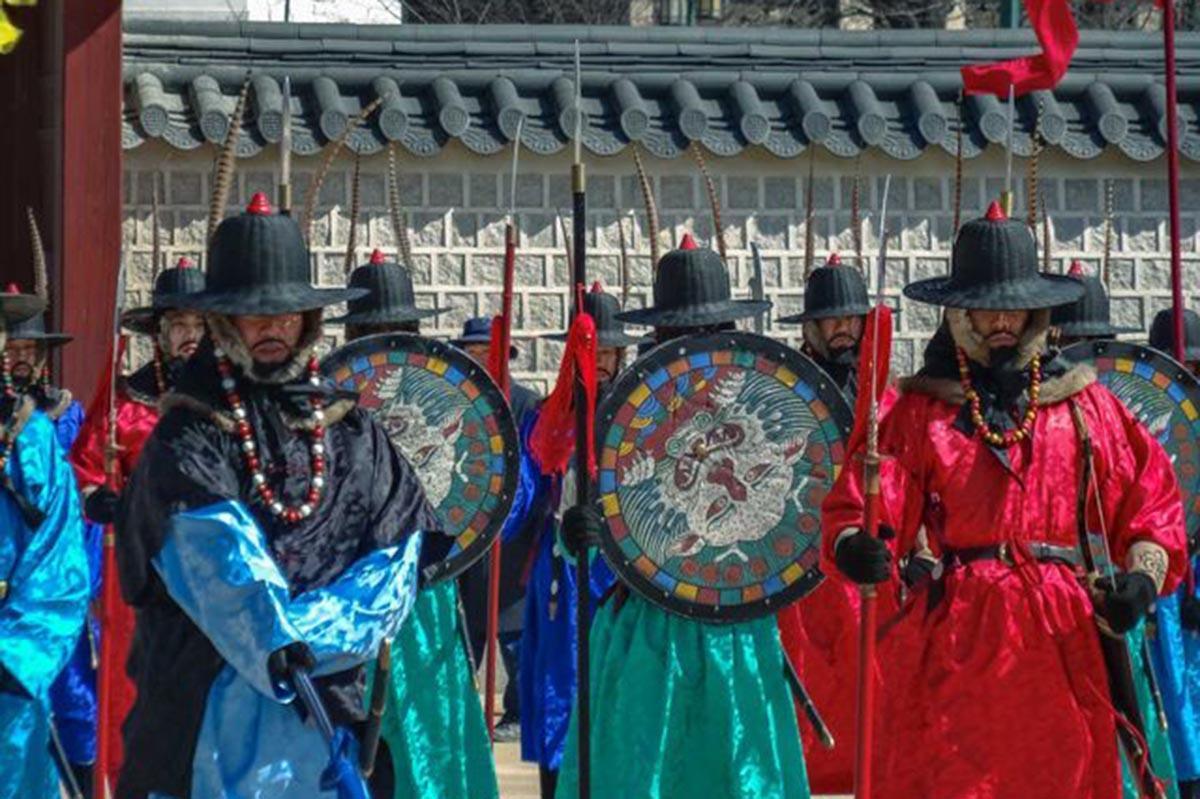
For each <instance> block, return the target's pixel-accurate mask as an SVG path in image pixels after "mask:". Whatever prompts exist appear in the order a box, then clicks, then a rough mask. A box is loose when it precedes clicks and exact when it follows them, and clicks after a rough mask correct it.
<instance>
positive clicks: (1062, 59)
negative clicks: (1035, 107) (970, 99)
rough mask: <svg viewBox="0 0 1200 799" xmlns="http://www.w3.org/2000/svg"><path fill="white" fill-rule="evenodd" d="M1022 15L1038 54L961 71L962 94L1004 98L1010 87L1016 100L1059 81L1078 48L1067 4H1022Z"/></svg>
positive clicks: (1054, 0) (1051, 0) (1030, 0)
mask: <svg viewBox="0 0 1200 799" xmlns="http://www.w3.org/2000/svg"><path fill="white" fill-rule="evenodd" d="M1025 13H1026V15H1028V17H1029V24H1030V26H1031V27H1032V28H1033V32H1034V34H1036V35H1037V39H1038V43H1039V44H1041V46H1042V52H1041V53H1039V54H1038V55H1033V56H1023V57H1021V58H1014V59H1012V60H1010V61H996V62H994V63H991V64H973V65H971V66H966V67H963V68H962V79H963V91H965V92H966V93H967V94H994V95H996V96H997V97H1001V98H1007V97H1008V90H1009V87H1010V86H1011V87H1012V89H1013V93H1014V94H1015V95H1016V96H1018V97H1020V96H1021V95H1022V94H1028V93H1029V92H1034V91H1038V90H1040V89H1053V88H1054V87H1055V86H1056V85H1058V82H1059V81H1060V80H1062V76H1063V75H1065V74H1066V72H1067V67H1069V66H1070V65H1071V58H1072V57H1073V56H1074V55H1075V48H1076V47H1077V46H1078V45H1079V30H1078V29H1077V28H1076V27H1075V17H1074V16H1073V15H1072V14H1071V5H1070V2H1069V0H1025Z"/></svg>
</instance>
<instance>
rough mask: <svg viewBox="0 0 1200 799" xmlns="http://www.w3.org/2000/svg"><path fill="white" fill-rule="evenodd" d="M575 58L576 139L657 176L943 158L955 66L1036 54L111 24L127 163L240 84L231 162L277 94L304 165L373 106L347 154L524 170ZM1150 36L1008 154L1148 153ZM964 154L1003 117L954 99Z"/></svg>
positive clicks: (1186, 55) (1091, 52)
mask: <svg viewBox="0 0 1200 799" xmlns="http://www.w3.org/2000/svg"><path fill="white" fill-rule="evenodd" d="M576 39H578V40H579V41H580V47H581V50H582V60H583V103H582V108H583V113H584V115H585V116H584V119H585V124H584V126H583V139H584V145H585V147H586V148H587V149H588V150H590V151H591V152H593V153H596V154H598V155H611V154H614V153H617V152H619V151H620V150H621V149H622V148H624V147H625V146H626V145H627V144H628V143H629V142H630V141H638V142H639V143H640V144H641V145H642V146H643V147H645V148H646V149H647V150H649V151H650V152H651V153H653V154H655V155H657V156H659V157H663V158H674V157H677V156H678V155H680V154H681V153H682V152H683V151H684V150H685V149H686V147H687V146H688V144H689V143H690V142H691V141H694V140H699V141H700V142H701V143H702V144H703V145H704V146H705V147H706V148H707V149H708V150H709V151H710V152H712V153H714V154H716V155H724V156H731V155H736V154H738V153H740V152H741V151H742V150H743V149H746V148H748V147H761V148H763V149H765V150H766V151H768V152H770V153H773V154H775V155H777V156H780V157H784V158H790V157H796V156H798V155H800V154H801V153H803V152H804V151H805V150H806V149H807V148H808V147H809V146H810V145H811V144H814V143H815V144H818V145H820V146H821V147H824V148H826V149H828V150H829V151H831V152H833V153H835V154H837V155H840V156H845V157H850V156H854V155H856V154H858V153H859V152H861V151H863V150H865V149H868V148H875V149H878V150H881V151H883V152H884V153H886V154H887V155H890V156H891V157H893V158H899V159H910V158H915V157H917V156H919V155H920V154H921V153H922V151H923V150H925V149H926V148H927V147H936V148H941V149H943V150H945V151H946V152H947V153H950V154H953V153H954V152H955V149H956V140H957V129H958V108H957V106H958V102H957V98H958V94H959V88H960V85H961V84H960V79H959V73H958V68H959V67H960V66H961V65H963V64H966V63H973V62H982V61H991V60H997V59H1001V58H1008V57H1012V56H1014V55H1021V54H1028V53H1030V52H1034V51H1036V48H1037V44H1036V42H1035V41H1034V39H1033V37H1032V35H1031V34H1029V32H1027V31H992V30H982V31H941V30H937V31H933V30H923V31H887V32H849V31H833V30H774V29H747V28H633V27H630V28H618V27H611V28H610V27H603V28H602V27H593V28H587V27H520V26H512V27H510V26H494V25H493V26H420V25H406V26H371V27H359V26H353V25H295V24H277V23H191V24H189V23H179V22H174V21H172V22H166V21H155V20H141V21H132V22H127V24H126V30H125V67H124V80H125V122H124V144H125V147H126V148H127V149H128V148H135V147H137V146H139V145H141V144H142V143H144V142H146V141H147V140H150V139H161V140H163V141H164V142H166V143H168V144H169V145H171V146H172V147H175V148H178V149H183V150H186V149H192V148H195V147H199V146H201V145H203V144H205V143H219V142H220V141H222V140H223V138H224V136H225V131H226V129H227V126H228V124H229V116H230V114H231V113H232V111H233V107H234V103H235V100H236V96H237V94H238V91H239V89H240V87H241V84H242V81H243V80H244V79H245V77H246V75H247V74H248V73H249V74H250V75H251V81H252V90H251V92H250V102H249V105H248V108H247V124H246V126H245V129H244V133H243V136H242V140H241V141H240V142H239V154H241V155H243V156H246V155H253V154H254V153H257V152H258V151H259V150H261V149H262V148H263V147H264V146H267V145H269V144H272V143H275V142H277V141H278V140H279V136H280V126H281V119H282V113H281V111H282V93H281V81H282V78H283V76H284V75H290V76H291V79H292V112H293V123H294V124H293V148H294V150H295V151H296V152H297V153H300V154H305V153H313V152H316V151H318V150H319V149H320V148H321V147H323V146H324V145H325V144H326V143H327V142H329V141H330V140H331V139H333V138H336V137H337V136H338V134H339V133H340V132H341V131H342V130H344V128H345V126H346V124H347V122H348V120H349V119H350V118H352V117H353V116H354V115H355V114H356V113H357V112H358V111H359V110H360V109H361V108H362V107H364V106H365V105H366V104H368V103H370V102H371V101H372V100H374V99H375V98H376V97H378V96H382V97H384V98H385V99H384V101H383V104H382V106H381V108H380V110H379V112H378V113H377V114H375V115H374V116H373V118H372V119H371V121H370V123H369V124H368V125H366V126H364V127H363V128H361V129H360V130H358V131H356V132H355V134H354V135H353V136H352V138H351V141H350V146H351V147H352V148H353V149H355V150H358V151H360V152H363V153H371V152H375V151H378V150H380V149H381V148H383V147H384V146H386V144H387V142H388V141H396V142H398V143H399V144H400V145H402V146H403V147H404V148H406V149H407V150H408V151H410V152H411V153H413V154H415V155H424V156H430V155H435V154H436V153H437V152H438V151H439V150H440V149H441V148H442V147H444V146H445V145H446V144H447V143H448V142H449V141H450V140H451V139H457V140H459V141H460V142H461V143H462V144H463V145H465V146H466V147H467V148H469V149H470V150H472V151H474V152H476V153H480V154H489V153H495V152H498V151H500V150H501V149H503V148H505V147H506V146H507V145H508V144H509V143H510V142H511V141H512V138H513V136H515V135H516V131H517V128H518V125H517V123H518V121H519V120H524V123H523V124H522V125H521V128H520V129H521V142H522V144H523V145H524V146H525V147H527V148H528V149H530V150H532V151H534V152H537V153H554V152H557V151H559V150H561V149H563V148H565V147H568V146H570V144H571V140H572V136H573V135H574V126H575V123H574V120H575V114H576V106H575V89H574V81H573V60H574V42H575V40H576ZM1178 50H1179V53H1178V58H1179V75H1180V79H1179V94H1180V119H1181V125H1182V127H1183V129H1184V131H1183V132H1184V135H1183V137H1182V150H1183V154H1184V156H1185V157H1187V158H1190V159H1192V160H1197V161H1200V119H1198V113H1200V35H1198V34H1186V35H1181V36H1180V37H1179V41H1178ZM1161 73H1162V50H1161V40H1160V39H1159V37H1158V36H1157V35H1155V34H1142V33H1114V32H1105V31H1085V32H1083V33H1082V35H1081V42H1080V48H1079V51H1078V53H1077V54H1076V57H1075V60H1074V63H1073V65H1072V68H1071V71H1070V72H1069V73H1068V74H1067V76H1066V78H1065V79H1064V80H1063V81H1062V83H1061V84H1060V85H1059V86H1058V87H1057V88H1056V89H1055V90H1054V92H1053V93H1050V92H1037V93H1034V94H1032V95H1030V96H1028V97H1025V98H1021V99H1020V100H1019V101H1018V103H1017V115H1018V122H1019V124H1018V131H1017V134H1016V136H1015V142H1014V151H1015V152H1016V153H1017V154H1019V155H1027V154H1028V153H1029V152H1030V149H1031V138H1030V131H1031V129H1032V128H1033V125H1034V124H1035V120H1036V119H1037V116H1038V108H1039V106H1040V107H1041V108H1042V116H1041V130H1042V133H1043V135H1044V137H1045V139H1046V141H1047V142H1048V144H1049V146H1051V147H1053V148H1058V149H1060V150H1062V151H1063V152H1065V153H1067V154H1068V155H1070V156H1072V157H1074V158H1080V159H1088V158H1094V157H1096V156H1098V155H1100V154H1101V153H1102V152H1103V151H1104V150H1105V149H1106V148H1112V149H1114V150H1119V151H1120V152H1122V153H1124V154H1125V155H1126V156H1128V157H1129V158H1132V159H1134V160H1138V161H1145V160H1150V159H1153V158H1156V157H1157V156H1159V155H1161V154H1162V151H1163V144H1164V133H1165V124H1166V123H1165V104H1166V92H1165V90H1164V88H1163V84H1162V76H1161ZM963 121H964V123H965V125H966V128H965V135H964V137H963V141H964V147H963V153H964V156H965V157H967V158H971V157H974V156H976V155H978V154H979V152H980V151H981V150H982V149H983V148H985V147H987V146H988V145H989V144H995V145H1000V146H1004V143H1005V139H1006V131H1007V123H1006V113H1005V108H1004V104H1003V103H1002V102H1001V101H1000V100H997V99H996V98H994V97H972V98H968V99H967V101H966V103H965V104H964V105H963Z"/></svg>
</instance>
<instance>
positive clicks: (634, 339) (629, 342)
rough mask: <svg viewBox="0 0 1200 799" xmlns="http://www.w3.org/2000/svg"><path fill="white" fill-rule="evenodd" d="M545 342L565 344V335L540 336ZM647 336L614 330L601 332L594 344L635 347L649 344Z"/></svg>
mask: <svg viewBox="0 0 1200 799" xmlns="http://www.w3.org/2000/svg"><path fill="white" fill-rule="evenodd" d="M542 338H543V339H544V340H545V341H557V342H559V343H563V344H565V343H566V341H567V334H566V333H551V334H549V335H546V336H542ZM649 341H650V339H649V338H648V337H647V336H631V335H629V334H628V333H622V332H620V331H616V330H601V331H600V333H599V334H598V335H597V336H596V343H597V344H598V345H599V346H601V347H637V346H639V345H641V344H645V343H647V342H649Z"/></svg>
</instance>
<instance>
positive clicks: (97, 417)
mask: <svg viewBox="0 0 1200 799" xmlns="http://www.w3.org/2000/svg"><path fill="white" fill-rule="evenodd" d="M131 379H132V378H131ZM157 423H158V404H157V399H156V398H155V397H150V396H148V395H144V394H141V393H138V392H136V391H131V390H129V389H128V388H123V389H122V390H121V391H119V392H118V394H117V446H118V447H119V448H120V449H119V454H118V459H117V484H118V485H123V484H124V483H125V481H126V480H127V479H128V478H129V475H130V474H131V473H132V472H133V468H134V466H136V465H137V461H138V457H139V456H140V455H141V452H142V445H143V444H145V443H146V439H147V438H149V436H150V432H151V431H152V430H153V429H154V425H155V424H157ZM107 429H108V420H107V419H106V418H105V417H104V414H103V413H100V414H96V413H93V414H90V415H89V416H88V417H87V418H86V419H85V420H84V423H83V426H82V427H81V428H80V430H79V437H78V438H77V439H76V440H75V445H74V446H73V447H72V448H71V456H70V460H71V466H72V467H73V468H74V470H75V479H76V481H77V482H78V483H79V489H80V491H86V490H88V489H90V488H93V487H96V486H102V485H105V484H107V482H108V478H107V476H106V475H105V473H104V450H105V447H106V446H107V443H108V442H107V440H106V431H107ZM106 576H107V575H106ZM133 628H134V615H133V610H132V609H131V608H130V607H129V606H128V605H126V604H125V603H124V602H120V601H118V603H117V607H116V612H115V614H114V618H113V620H112V623H111V624H109V625H106V627H105V629H104V632H103V634H104V635H105V636H106V640H104V641H103V644H102V645H104V646H113V647H115V648H116V650H115V651H116V653H117V654H116V661H115V662H117V663H120V664H122V665H124V664H125V662H126V659H127V658H128V654H129V649H130V646H131V644H132V643H133ZM136 696H137V690H136V688H135V686H134V684H133V681H132V680H130V679H129V677H128V676H127V675H126V673H125V671H124V670H123V669H122V670H120V671H118V672H117V673H115V674H114V675H113V683H112V723H111V725H110V726H109V729H108V730H105V731H103V734H105V735H106V736H107V738H108V742H109V743H108V745H109V750H108V751H109V752H111V753H112V758H111V765H112V768H111V771H110V773H109V782H110V784H111V785H114V786H115V785H116V778H117V774H118V773H119V772H120V767H121V761H122V759H123V746H122V738H121V724H122V723H123V722H124V720H125V717H126V716H127V715H129V711H130V709H132V708H133V700H134V699H135V698H136Z"/></svg>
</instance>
